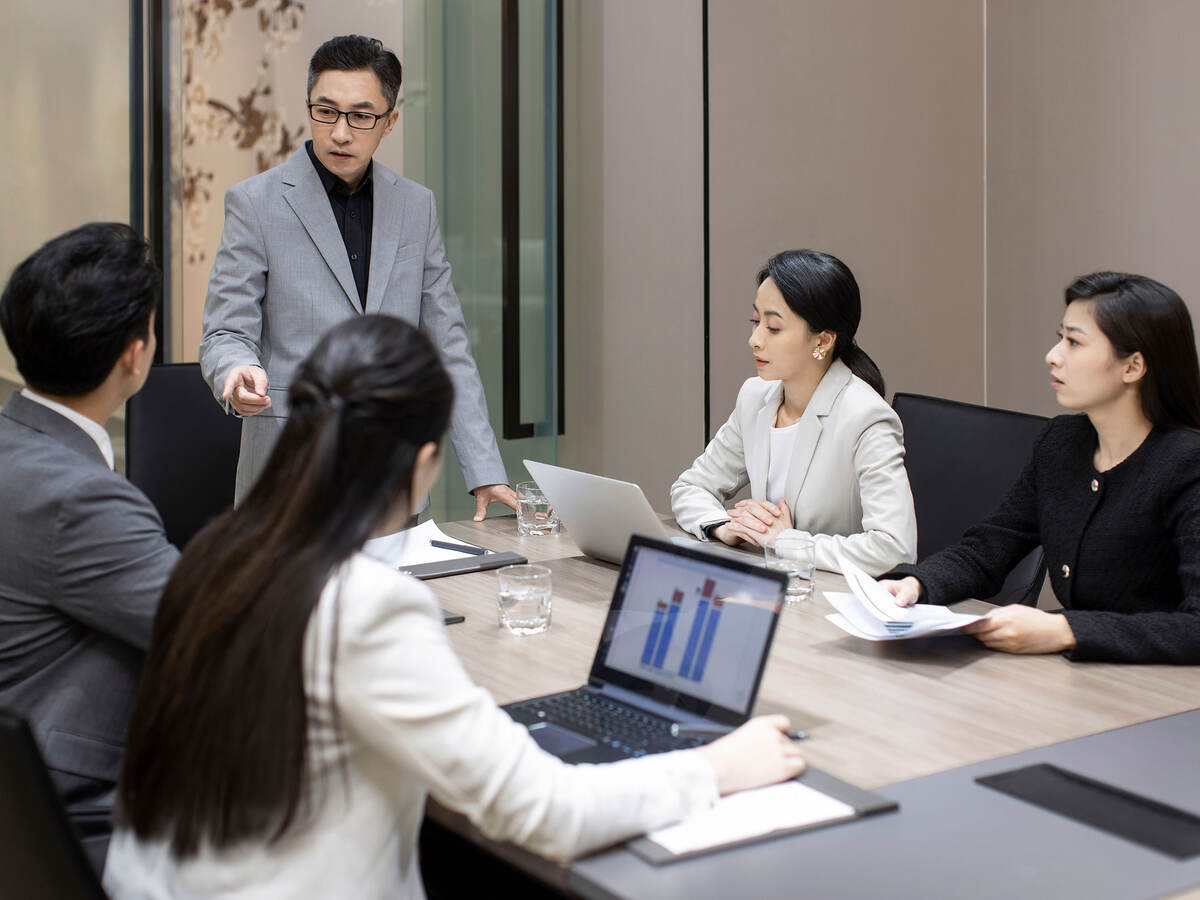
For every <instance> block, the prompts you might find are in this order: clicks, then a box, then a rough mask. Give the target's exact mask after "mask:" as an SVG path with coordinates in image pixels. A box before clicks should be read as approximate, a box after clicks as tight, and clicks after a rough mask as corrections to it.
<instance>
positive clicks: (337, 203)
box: [304, 141, 375, 309]
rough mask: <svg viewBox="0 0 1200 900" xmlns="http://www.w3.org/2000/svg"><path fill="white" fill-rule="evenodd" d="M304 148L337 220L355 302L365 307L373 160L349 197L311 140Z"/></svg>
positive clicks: (342, 182) (346, 189)
mask: <svg viewBox="0 0 1200 900" xmlns="http://www.w3.org/2000/svg"><path fill="white" fill-rule="evenodd" d="M304 149H305V150H307V151H308V158H309V159H311V160H312V164H313V167H314V168H315V169H316V170H317V174H318V175H319V176H320V177H321V184H323V185H324V186H325V193H326V194H328V195H329V205H330V207H332V209H333V217H334V219H336V220H337V225H338V231H340V232H341V233H342V240H343V241H344V242H345V244H346V255H347V256H348V257H349V258H350V271H351V272H353V273H354V286H355V287H356V288H357V289H358V302H359V305H361V306H362V308H363V309H366V308H367V276H368V275H369V274H370V271H371V224H372V221H373V220H374V218H375V188H374V184H373V183H372V180H371V172H372V169H374V168H375V161H374V160H372V161H371V162H369V163H367V172H366V174H365V175H364V176H363V180H362V182H361V183H360V184H359V185H358V189H357V190H356V191H355V192H354V193H353V194H352V193H350V191H349V189H348V188H347V187H346V182H344V181H342V179H340V178H338V177H337V176H336V175H334V174H333V173H332V172H330V171H329V170H328V169H327V168H325V166H323V165H322V164H321V161H320V160H319V159H317V154H316V153H315V152H314V151H313V146H312V141H306V142H305V144H304Z"/></svg>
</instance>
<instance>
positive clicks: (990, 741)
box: [427, 517, 1200, 898]
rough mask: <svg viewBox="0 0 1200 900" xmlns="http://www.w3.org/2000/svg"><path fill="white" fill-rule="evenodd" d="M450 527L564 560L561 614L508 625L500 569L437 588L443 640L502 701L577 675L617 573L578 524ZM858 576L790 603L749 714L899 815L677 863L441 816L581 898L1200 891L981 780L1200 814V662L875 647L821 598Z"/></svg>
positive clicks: (1165, 861)
mask: <svg viewBox="0 0 1200 900" xmlns="http://www.w3.org/2000/svg"><path fill="white" fill-rule="evenodd" d="M440 527H441V528H442V530H443V531H444V532H445V533H446V534H447V535H449V536H450V537H451V538H454V539H459V540H463V541H467V542H470V543H474V544H478V545H481V546H484V547H487V548H489V549H491V550H496V551H504V550H512V551H515V552H517V553H520V554H521V555H523V556H525V557H526V558H528V559H529V561H530V562H536V563H541V564H544V565H546V566H548V567H549V568H550V569H551V571H552V573H553V597H554V600H553V612H552V625H551V627H550V629H549V630H548V631H546V632H545V633H543V634H539V635H533V636H528V637H517V636H514V635H511V634H509V633H508V632H507V631H505V630H504V629H503V628H501V627H500V626H499V622H498V612H497V606H496V589H497V579H496V573H495V572H494V571H491V572H480V573H474V574H469V575H456V576H452V577H447V578H439V579H435V580H431V581H429V582H427V583H428V584H429V586H430V587H431V588H432V589H433V591H434V592H435V594H436V595H437V597H438V600H439V602H440V603H441V605H442V606H443V607H445V608H446V609H448V610H450V611H452V612H457V613H461V614H463V615H464V616H465V617H466V620H465V621H464V622H462V623H461V624H457V625H453V626H451V627H450V629H449V634H450V639H451V642H452V643H453V645H454V648H455V650H456V652H457V653H458V655H459V657H460V658H461V659H462V661H463V663H464V665H465V666H466V668H467V670H468V671H469V672H470V674H471V676H472V677H473V678H474V679H475V680H476V681H477V682H478V683H479V684H481V685H483V686H484V687H485V688H487V689H488V690H489V691H490V692H491V694H492V696H493V697H494V698H495V700H496V702H497V703H500V704H504V703H509V702H511V701H514V700H520V699H524V698H527V697H531V696H536V695H539V694H546V693H551V692H554V691H560V690H567V689H571V688H574V687H577V686H579V685H580V684H583V683H584V682H585V681H586V680H587V675H588V671H589V669H590V667H591V662H592V657H593V655H594V652H595V648H596V645H597V642H598V640H599V637H600V632H601V629H602V626H603V623H604V619H605V614H606V613H607V610H608V604H609V599H610V597H611V594H612V589H613V586H614V584H615V582H616V575H617V567H616V566H614V565H610V564H608V563H604V562H601V561H598V560H594V559H591V558H588V557H585V556H582V555H580V553H579V550H578V548H577V547H576V546H575V545H574V543H573V542H572V541H571V537H570V535H569V534H568V533H565V532H564V533H561V534H557V535H542V536H522V535H519V534H518V533H517V528H516V520H515V518H512V517H502V518H494V519H488V520H486V521H484V522H481V523H475V522H455V523H445V524H442V525H441V526H440ZM845 589H846V587H845V581H844V580H843V579H842V578H841V576H840V575H836V574H832V573H828V572H821V571H818V572H817V574H816V578H815V589H814V591H813V595H812V596H811V597H810V598H809V599H807V600H804V601H800V602H797V603H789V604H787V605H786V606H785V608H784V609H783V611H782V613H781V617H780V621H779V624H778V628H777V631H776V636H775V642H774V646H773V648H772V650H771V655H770V659H769V661H768V664H767V669H766V673H765V676H764V678H763V682H762V687H761V689H760V692H759V697H758V703H757V706H756V708H755V712H756V713H783V714H785V715H787V716H788V718H789V719H790V720H791V722H792V725H793V727H795V728H797V729H801V730H803V731H805V732H807V733H808V735H809V739H808V740H807V741H806V743H805V748H804V753H805V758H806V759H807V761H808V763H809V765H811V766H815V767H818V768H819V769H822V770H824V771H825V772H828V773H829V774H831V775H834V776H836V777H837V778H840V779H842V780H844V781H848V782H850V783H852V784H854V785H857V786H858V787H860V788H864V789H868V790H875V791H878V792H879V793H881V794H883V795H885V796H888V797H891V798H893V799H896V800H898V801H899V802H900V810H899V811H898V812H893V813H885V814H882V815H879V816H875V817H872V818H869V819H863V820H859V821H856V822H852V823H847V824H844V825H839V826H835V827H830V828H826V829H821V830H818V831H813V832H808V833H804V834H799V835H792V836H788V837H784V838H780V839H777V840H773V841H766V842H761V843H758V844H754V845H752V846H747V847H740V848H737V849H732V850H727V851H723V852H719V853H716V854H711V855H708V856H704V857H701V858H698V859H692V860H687V861H683V862H677V863H672V864H669V865H664V866H653V865H650V864H649V863H646V862H644V861H643V860H641V859H640V858H639V857H636V856H635V855H634V854H632V853H631V852H630V851H628V850H626V849H624V848H623V847H617V848H612V849H609V850H607V851H602V852H600V853H597V854H593V855H591V856H589V857H587V858H584V859H580V860H576V861H574V862H573V863H572V864H570V865H569V866H563V865H557V864H554V863H551V862H547V861H545V860H542V859H540V858H538V857H536V856H534V855H532V854H529V853H526V852H525V851H522V850H520V849H519V848H516V847H513V846H511V845H508V844H502V843H497V842H491V841H488V840H487V839H486V838H484V837H483V836H482V835H480V834H479V833H478V832H477V831H476V830H475V829H474V828H473V827H472V826H471V825H470V824H469V823H467V822H466V820H465V819H464V818H462V817H461V816H459V815H457V814H455V813H453V812H451V811H449V810H446V809H444V808H441V807H439V806H437V804H435V803H431V805H430V810H429V816H430V818H432V819H433V820H434V821H436V822H438V823H439V824H440V825H442V826H444V827H447V828H449V829H451V830H452V831H454V832H456V833H457V834H459V835H461V836H462V837H464V838H466V839H468V840H471V841H473V842H475V843H478V844H480V845H481V846H484V847H486V848H487V849H488V850H489V852H491V853H494V854H495V855H496V856H498V857H500V858H502V859H504V860H505V861H506V862H508V863H510V864H511V865H513V866H516V867H517V868H518V869H520V870H522V871H523V872H525V873H527V874H529V875H530V876H532V877H534V878H536V879H539V880H541V881H543V882H545V883H546V884H548V885H551V886H553V887H555V888H556V889H558V890H561V891H563V892H565V893H569V894H573V895H579V896H587V897H605V898H614V897H639V896H645V897H651V896H653V897H673V896H688V897H705V896H712V897H718V896H728V895H729V892H730V891H731V890H741V891H742V892H744V893H746V894H747V896H754V897H759V896H762V897H767V896H780V897H784V896H787V897H791V896H797V895H801V894H805V893H808V894H811V895H812V896H872V895H879V896H882V895H884V894H886V895H887V896H891V897H903V896H913V897H920V896H939V895H945V896H951V895H955V894H958V893H971V894H972V895H974V896H975V897H978V898H982V897H990V896H996V897H1011V896H1029V895H1031V892H1032V893H1037V894H1045V895H1047V896H1049V895H1051V894H1053V895H1055V896H1080V897H1105V896H1112V897H1128V896H1148V897H1149V896H1164V895H1166V894H1170V893H1172V892H1178V891H1180V890H1185V889H1188V888H1191V887H1194V886H1197V885H1200V857H1197V858H1194V859H1191V860H1186V861H1182V862H1181V861H1177V860H1175V859H1172V858H1171V857H1168V856H1164V855H1162V854H1160V853H1158V852H1157V851H1152V850H1148V849H1146V848H1143V847H1141V846H1139V845H1137V844H1134V843H1132V842H1130V841H1126V840H1124V839H1119V838H1116V837H1113V836H1111V835H1109V834H1106V833H1104V832H1101V831H1097V830H1096V829H1092V828H1090V827H1088V826H1084V825H1080V824H1078V823H1075V822H1073V821H1071V820H1068V819H1064V818H1062V817H1059V816H1056V815H1054V814H1051V813H1047V812H1045V811H1042V810H1040V809H1038V808H1037V807H1034V806H1032V805H1030V804H1026V803H1023V802H1021V801H1018V800H1015V799H1012V798H1009V797H1007V796H1004V795H1001V794H999V793H997V792H994V791H990V790H988V789H987V788H984V787H981V786H979V785H976V784H975V783H974V780H973V779H974V777H976V776H977V775H979V774H991V773H994V772H1003V771H1007V770H1008V769H1012V768H1017V767H1019V766H1020V765H1026V764H1029V763H1031V762H1039V761H1051V762H1056V763H1058V764H1059V765H1061V766H1062V767H1064V768H1067V769H1073V770H1075V771H1079V772H1081V773H1082V774H1090V775H1091V777H1094V778H1097V779H1098V780H1102V781H1105V782H1106V783H1113V784H1116V785H1117V786H1118V787H1123V788H1125V789H1127V790H1132V791H1135V792H1137V793H1142V794H1144V795H1147V796H1150V797H1152V798H1153V799H1156V800H1159V801H1161V802H1165V803H1174V804H1178V805H1180V806H1181V807H1182V808H1184V809H1185V810H1187V811H1189V812H1192V813H1195V814H1197V815H1200V755H1198V754H1197V748H1200V711H1197V712H1192V711H1193V710H1197V708H1198V707H1200V667H1175V666H1165V665H1152V666H1132V665H1115V664H1102V663H1072V662H1069V661H1068V660H1066V659H1065V658H1064V657H1062V656H1061V655H1058V654H1052V655H1044V656H1016V655H1010V654H1004V653H996V652H993V651H989V650H987V649H986V648H984V647H983V646H982V645H981V644H979V643H978V642H977V641H976V640H974V639H973V638H970V637H968V636H964V635H953V636H943V637H927V638H918V639H914V640H908V641H894V642H884V643H873V642H869V641H865V640H860V639H858V638H855V637H852V636H850V635H848V634H846V633H845V632H843V631H841V630H840V629H839V628H837V627H836V626H835V625H833V624H832V623H831V622H829V621H828V620H827V619H826V618H825V617H826V615H827V614H829V613H830V612H832V609H831V607H830V606H829V604H828V603H827V602H826V601H825V599H824V597H823V596H822V592H823V591H826V590H835V591H836V590H845ZM954 608H955V609H956V610H959V611H964V612H971V611H979V612H982V611H986V609H988V608H989V607H988V605H987V604H985V603H981V602H979V601H973V600H969V601H964V602H963V603H961V604H957V605H955V607H954ZM1181 714H1182V715H1181ZM1163 717H1170V718H1163ZM1089 766H1090V768H1089ZM964 878H966V879H968V880H967V881H964V880H963V879H964ZM806 885H807V886H808V888H809V889H807V890H806ZM938 886H940V887H942V888H945V890H944V891H938V890H934V891H933V892H932V893H931V887H938ZM952 886H955V887H953V888H952ZM881 888H882V889H883V891H884V893H883V894H877V893H876V892H877V891H878V890H879V889H881ZM1187 896H1194V897H1200V891H1197V892H1189V894H1188V895H1187Z"/></svg>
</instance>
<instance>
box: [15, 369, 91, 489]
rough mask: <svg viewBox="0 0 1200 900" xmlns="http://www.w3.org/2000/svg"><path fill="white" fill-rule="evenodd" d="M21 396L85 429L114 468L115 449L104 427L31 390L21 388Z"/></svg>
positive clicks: (84, 431) (85, 432)
mask: <svg viewBox="0 0 1200 900" xmlns="http://www.w3.org/2000/svg"><path fill="white" fill-rule="evenodd" d="M21 396H22V397H24V398H25V399H26V400H32V401H33V402H34V403H40V404H42V406H44V407H46V409H50V410H53V411H54V412H56V413H58V414H59V415H60V416H62V417H63V418H64V419H68V420H70V421H71V422H74V423H75V424H76V425H78V426H79V427H80V428H82V429H83V433H84V434H86V435H87V436H88V437H90V438H91V439H92V440H93V441H95V442H96V446H97V447H99V448H100V455H101V456H103V457H104V461H105V462H106V463H108V467H109V468H110V469H111V468H113V447H112V438H110V437H109V436H108V432H107V431H105V430H104V428H103V426H101V425H99V424H97V423H96V422H93V421H92V420H91V419H89V418H88V417H87V416H85V415H84V414H83V413H80V412H76V411H75V410H73V409H71V407H69V406H63V405H62V404H61V403H58V402H57V401H54V400H51V399H50V398H49V397H43V396H42V395H41V394H35V393H34V392H33V391H31V390H30V389H29V388H21Z"/></svg>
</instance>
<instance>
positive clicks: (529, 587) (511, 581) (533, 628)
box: [497, 565, 550, 635]
mask: <svg viewBox="0 0 1200 900" xmlns="http://www.w3.org/2000/svg"><path fill="white" fill-rule="evenodd" d="M497 575H499V577H500V594H499V601H500V624H501V625H503V626H504V627H505V628H507V629H508V630H509V631H511V632H512V633H513V634H520V635H526V634H540V633H541V632H543V631H545V630H546V629H547V628H549V627H550V570H549V569H548V568H546V566H533V565H528V566H505V567H504V568H502V569H500V570H499V571H498V572H497Z"/></svg>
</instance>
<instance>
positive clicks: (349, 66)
mask: <svg viewBox="0 0 1200 900" xmlns="http://www.w3.org/2000/svg"><path fill="white" fill-rule="evenodd" d="M330 69H335V70H337V71H339V72H358V71H360V70H361V69H370V70H371V71H372V72H374V73H375V74H376V75H377V76H378V77H379V84H380V86H381V87H382V88H383V99H385V100H386V101H387V108H388V111H389V112H390V111H391V110H392V109H394V108H395V106H396V97H397V96H399V94H400V77H401V71H400V60H399V59H398V58H397V57H396V54H395V53H393V52H392V51H391V50H389V49H388V48H387V47H385V46H383V42H382V41H379V40H377V39H375V38H369V37H363V36H362V35H361V34H343V35H341V36H340V37H335V38H330V39H329V40H327V41H326V42H325V43H323V44H322V45H321V46H320V47H318V48H317V52H316V53H314V54H313V55H312V59H311V60H309V63H308V97H309V98H310V99H311V98H312V92H313V86H314V85H315V84H316V83H317V79H318V78H320V77H321V73H322V72H328V71H329V70H330Z"/></svg>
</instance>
